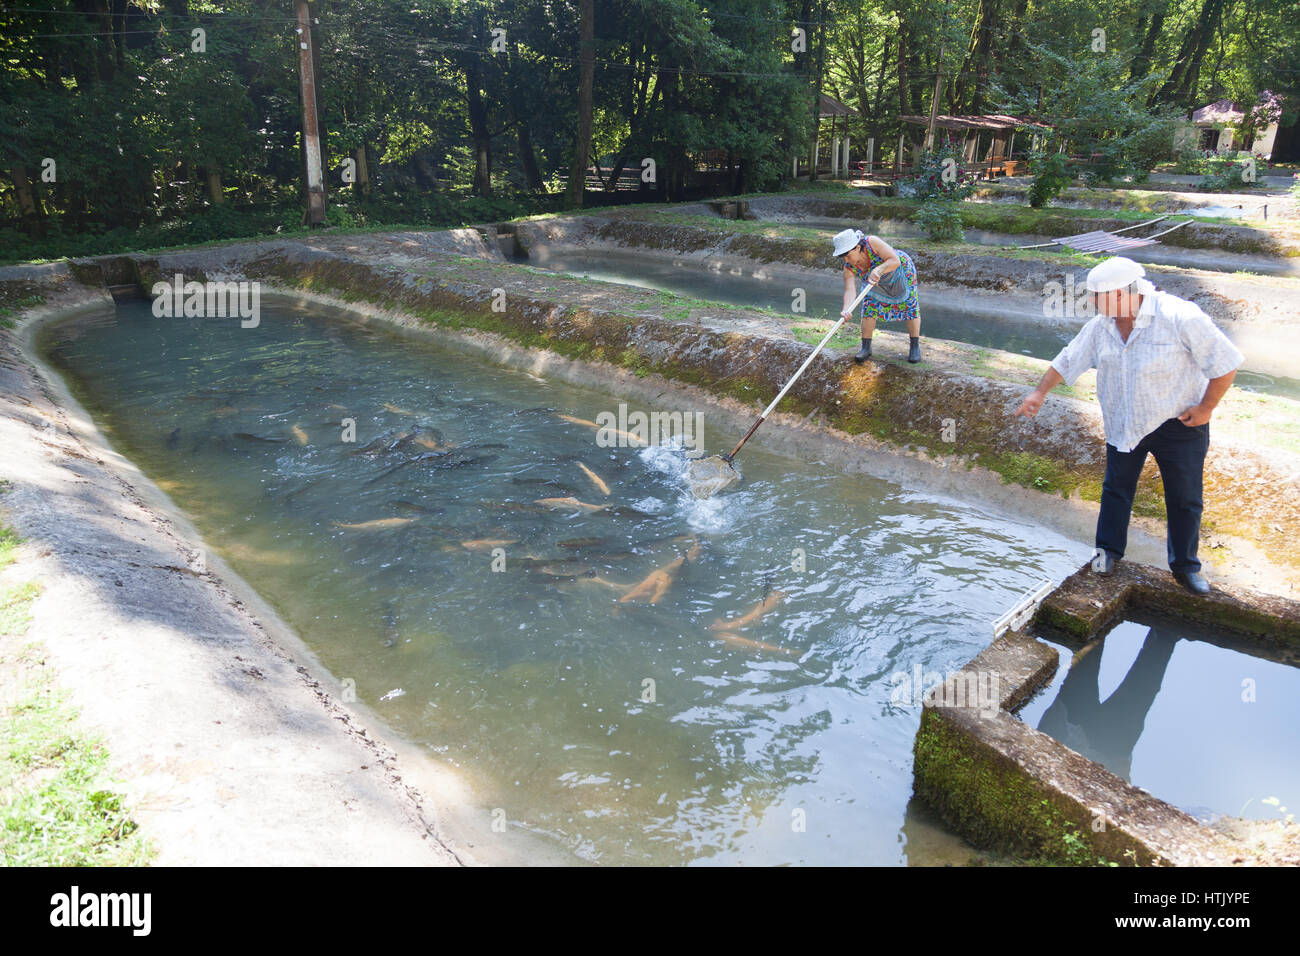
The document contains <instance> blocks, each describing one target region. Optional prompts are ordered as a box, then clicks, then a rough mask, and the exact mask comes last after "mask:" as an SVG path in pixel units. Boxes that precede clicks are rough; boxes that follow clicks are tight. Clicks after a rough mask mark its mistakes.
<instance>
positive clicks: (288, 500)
mask: <svg viewBox="0 0 1300 956" xmlns="http://www.w3.org/2000/svg"><path fill="white" fill-rule="evenodd" d="M314 487H316V482H315V481H309V482H307V484H305V485H303V486H302V487H301V488H299V489H298V490H297V491H293V492H290V493H289V494H288V495H287V496H286V497H285V499H284V503H285V504H286V505H291V504H293V502H294V499H295V498H297V497H298V496H299V495H301V494H302V493H303V492H305V491H310V490H311V489H312V488H314Z"/></svg>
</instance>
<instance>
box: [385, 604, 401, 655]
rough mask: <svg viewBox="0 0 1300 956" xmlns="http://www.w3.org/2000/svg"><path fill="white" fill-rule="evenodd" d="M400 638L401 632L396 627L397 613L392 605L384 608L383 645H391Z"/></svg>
mask: <svg viewBox="0 0 1300 956" xmlns="http://www.w3.org/2000/svg"><path fill="white" fill-rule="evenodd" d="M401 639H402V632H401V631H400V630H398V627H397V615H395V614H394V613H393V609H392V607H391V606H390V607H388V608H386V609H385V610H384V647H393V646H394V645H395V644H397V642H398V641H400V640H401Z"/></svg>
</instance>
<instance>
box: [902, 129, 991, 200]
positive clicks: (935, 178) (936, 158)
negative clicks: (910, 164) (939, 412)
mask: <svg viewBox="0 0 1300 956" xmlns="http://www.w3.org/2000/svg"><path fill="white" fill-rule="evenodd" d="M978 181H979V175H978V174H977V173H973V172H970V171H969V170H967V169H966V167H965V166H963V165H962V156H961V147H960V146H958V145H957V144H956V143H952V142H945V143H944V144H943V145H942V146H940V147H939V148H938V149H934V150H927V151H926V152H925V153H922V154H921V158H920V159H919V160H918V161H917V163H916V172H915V174H914V175H913V176H912V178H911V179H908V180H905V181H904V182H902V183H900V184H899V187H898V194H899V195H900V196H910V197H912V198H914V199H953V200H957V199H965V198H966V197H967V196H969V195H970V194H971V193H972V192H974V191H975V184H976V183H977V182H978Z"/></svg>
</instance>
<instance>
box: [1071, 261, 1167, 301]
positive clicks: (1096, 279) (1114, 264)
mask: <svg viewBox="0 0 1300 956" xmlns="http://www.w3.org/2000/svg"><path fill="white" fill-rule="evenodd" d="M1146 274H1147V271H1146V269H1144V268H1142V266H1141V264H1140V263H1137V262H1134V261H1133V260H1132V259H1126V258H1125V257H1124V256H1112V257H1111V258H1109V259H1107V260H1106V261H1105V262H1101V263H1098V264H1097V265H1095V266H1093V267H1092V268H1091V269H1090V270H1088V280H1087V285H1088V291H1089V292H1114V291H1115V290H1116V289H1127V288H1128V287H1129V286H1131V285H1133V284H1134V283H1135V282H1136V283H1137V285H1138V293H1139V294H1140V295H1148V294H1150V293H1151V292H1152V291H1153V290H1154V289H1155V286H1153V285H1152V284H1151V283H1150V282H1148V281H1147V280H1146V279H1144V278H1143V276H1145V275H1146Z"/></svg>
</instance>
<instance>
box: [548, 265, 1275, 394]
mask: <svg viewBox="0 0 1300 956" xmlns="http://www.w3.org/2000/svg"><path fill="white" fill-rule="evenodd" d="M529 261H530V263H531V264H533V265H536V266H539V267H542V268H546V269H551V270H554V271H556V272H565V273H568V274H570V275H578V276H586V277H588V278H591V279H599V280H602V281H604V282H618V283H620V284H623V285H635V286H641V287H643V288H648V289H662V290H664V291H666V292H672V293H674V294H675V295H683V296H691V297H697V298H703V299H710V300H712V301H715V302H726V303H728V304H730V305H737V306H744V307H749V308H759V309H765V308H766V309H774V310H776V311H778V312H782V313H786V314H791V313H790V305H791V295H792V293H791V289H792V288H793V284H792V283H791V282H790V281H788V280H778V279H767V278H757V277H755V276H753V275H751V274H748V273H743V274H733V273H730V272H725V271H712V270H709V269H704V268H701V267H700V266H699V265H698V264H687V265H678V264H674V263H673V262H672V261H671V260H667V259H664V258H662V257H657V256H646V255H638V254H636V253H627V252H626V251H623V250H603V251H601V252H582V251H575V250H571V249H561V250H558V251H553V250H549V249H534V250H532V258H531V259H530V260H529ZM800 288H802V289H804V292H805V296H806V298H805V305H806V309H807V311H806V312H805V313H804V314H803V315H801V316H795V317H796V318H802V317H807V318H821V319H827V318H831V319H833V318H836V317H837V316H838V315H839V312H840V309H841V308H842V307H843V302H844V298H843V297H844V286H843V281H842V280H841V278H840V275H839V273H837V272H836V271H834V270H832V269H827V270H826V276H825V279H824V281H820V282H815V283H804V284H802V285H801V286H800ZM950 301H951V297H950V296H949V295H948V294H947V293H944V295H943V298H942V300H941V301H936V297H934V296H932V295H930V294H928V293H927V292H926V288H925V276H921V334H922V336H923V337H928V338H934V339H948V340H949V341H953V342H969V343H970V344H972V345H980V346H984V347H985V348H994V349H1001V350H1003V351H1006V352H1019V353H1020V354H1022V355H1032V356H1034V357H1035V358H1041V359H1052V358H1055V357H1056V355H1057V353H1058V352H1060V351H1061V349H1062V348H1063V347H1064V346H1065V345H1067V344H1068V343H1069V342H1070V340H1071V339H1072V338H1074V335H1075V333H1076V332H1077V331H1078V330H1079V328H1081V327H1082V326H1083V323H1084V321H1086V320H1085V319H1079V320H1078V321H1077V322H1075V323H1073V324H1070V323H1054V322H1049V321H1046V320H1044V319H1043V318H1042V316H1041V314H1034V315H1027V314H1015V313H1012V312H1010V311H1007V312H991V311H989V309H988V306H987V305H976V300H971V308H954V307H953V306H952V305H951V304H946V303H949V302H950ZM982 301H987V300H982ZM856 321H857V320H856V318H855V319H854V322H855V323H856ZM880 328H893V329H894V330H895V331H902V330H903V326H902V325H901V324H897V323H896V324H894V325H890V326H884V325H881V326H880ZM1233 335H1234V333H1233V332H1232V330H1229V336H1230V337H1232V336H1233ZM1237 337H1238V338H1240V336H1237ZM1239 344H1241V345H1243V346H1244V350H1245V351H1246V352H1247V359H1246V361H1247V365H1248V366H1249V365H1250V363H1251V362H1252V358H1253V356H1252V350H1253V349H1256V348H1257V347H1258V343H1256V344H1251V345H1247V343H1239ZM889 348H890V346H888V345H884V344H879V343H878V344H877V346H876V353H877V354H878V355H881V354H886V353H887V350H888V349H889ZM903 351H905V350H903ZM922 354H924V352H923V353H922ZM1269 360H1270V361H1273V362H1276V361H1277V354H1276V351H1275V350H1274V351H1273V352H1271V353H1269ZM1296 364H1297V363H1287V364H1286V366H1285V367H1284V368H1283V369H1282V371H1286V370H1288V369H1290V368H1292V367H1295V365H1296ZM1025 384H1026V385H1032V384H1033V383H1032V382H1029V381H1026V383H1025ZM1234 384H1235V385H1236V386H1237V387H1238V388H1245V389H1248V390H1250V391H1258V392H1264V393H1267V394H1271V395H1279V396H1282V397H1285V398H1291V399H1297V400H1300V369H1298V370H1297V373H1296V374H1295V375H1291V376H1287V375H1273V374H1265V373H1263V372H1258V371H1254V370H1252V369H1250V368H1248V367H1247V368H1243V369H1241V370H1240V371H1238V373H1237V378H1236V379H1235V380H1234Z"/></svg>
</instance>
